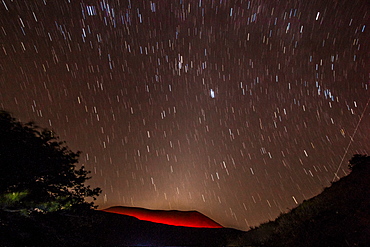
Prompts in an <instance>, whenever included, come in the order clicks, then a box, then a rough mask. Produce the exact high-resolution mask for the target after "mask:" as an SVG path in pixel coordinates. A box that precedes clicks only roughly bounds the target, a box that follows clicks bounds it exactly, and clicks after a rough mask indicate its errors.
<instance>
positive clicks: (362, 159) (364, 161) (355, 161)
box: [348, 154, 370, 171]
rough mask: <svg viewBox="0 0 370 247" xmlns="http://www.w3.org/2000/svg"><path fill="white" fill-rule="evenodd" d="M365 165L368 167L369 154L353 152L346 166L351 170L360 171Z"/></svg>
mask: <svg viewBox="0 0 370 247" xmlns="http://www.w3.org/2000/svg"><path fill="white" fill-rule="evenodd" d="M367 167H370V156H367V155H366V154H365V155H363V154H355V155H353V157H352V158H351V159H350V161H349V165H348V168H349V169H350V170H351V171H360V170H363V169H365V168H367Z"/></svg>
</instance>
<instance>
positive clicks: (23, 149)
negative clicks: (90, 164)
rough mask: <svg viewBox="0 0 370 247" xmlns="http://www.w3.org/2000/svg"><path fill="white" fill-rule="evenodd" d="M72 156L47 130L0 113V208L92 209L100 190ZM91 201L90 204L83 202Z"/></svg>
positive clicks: (74, 155)
mask: <svg viewBox="0 0 370 247" xmlns="http://www.w3.org/2000/svg"><path fill="white" fill-rule="evenodd" d="M79 155H80V152H76V153H75V152H72V151H71V150H69V149H68V147H67V146H66V145H65V142H63V141H59V138H58V137H57V136H55V135H54V133H53V132H52V131H50V130H48V129H44V128H40V127H38V126H36V125H35V124H34V123H32V122H29V123H25V124H24V123H21V122H19V121H17V120H16V119H15V118H13V117H12V116H11V115H10V114H9V113H8V112H6V111H2V110H0V169H1V170H0V206H1V208H2V209H3V210H16V211H21V210H23V212H33V211H42V212H48V211H57V210H62V209H77V208H93V207H95V206H94V202H93V201H94V200H96V197H97V196H98V195H99V194H100V193H101V190H100V188H94V189H92V188H90V186H86V185H85V184H84V183H85V181H86V180H88V179H90V177H88V174H89V173H90V172H89V171H86V170H85V168H84V166H82V167H80V168H77V167H76V165H75V164H76V163H77V162H78V157H79ZM89 197H90V198H92V199H90V202H88V201H86V200H85V198H89Z"/></svg>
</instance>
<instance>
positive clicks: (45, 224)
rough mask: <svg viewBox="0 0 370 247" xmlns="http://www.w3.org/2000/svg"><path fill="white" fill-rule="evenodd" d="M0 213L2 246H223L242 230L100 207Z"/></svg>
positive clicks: (0, 242) (0, 244)
mask: <svg viewBox="0 0 370 247" xmlns="http://www.w3.org/2000/svg"><path fill="white" fill-rule="evenodd" d="M0 212H1V211H0ZM0 216H1V218H0V239H1V241H0V246H222V245H226V244H227V241H228V239H232V238H234V239H235V238H236V237H237V236H238V235H239V234H241V233H243V232H241V231H238V230H235V229H228V228H192V227H180V226H169V225H164V224H158V223H152V222H147V221H142V220H138V219H136V218H134V217H131V216H125V215H119V214H113V213H107V212H102V211H99V210H96V211H94V210H92V211H89V212H85V213H79V214H72V213H69V214H61V213H50V214H47V215H37V216H32V217H27V218H25V217H23V216H20V215H17V214H11V213H5V212H1V215H0Z"/></svg>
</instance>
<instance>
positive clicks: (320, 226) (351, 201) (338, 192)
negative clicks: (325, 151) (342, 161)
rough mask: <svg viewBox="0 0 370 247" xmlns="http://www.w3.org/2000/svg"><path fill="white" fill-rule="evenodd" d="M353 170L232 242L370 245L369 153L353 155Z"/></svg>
mask: <svg viewBox="0 0 370 247" xmlns="http://www.w3.org/2000/svg"><path fill="white" fill-rule="evenodd" d="M349 168H350V170H352V171H351V173H350V174H349V175H348V176H346V177H343V178H341V179H340V180H339V181H337V182H334V183H332V185H331V186H330V187H329V188H325V189H324V191H323V192H322V193H321V194H319V195H318V196H315V197H313V198H311V199H309V200H307V201H304V202H303V203H301V204H300V205H299V206H298V207H296V208H294V209H292V210H291V211H290V212H288V213H285V214H281V215H280V216H279V217H278V218H277V219H276V220H274V221H270V222H268V223H264V224H261V225H260V226H259V227H257V228H255V229H252V230H250V231H248V232H247V233H246V234H244V235H243V237H242V238H241V239H239V240H237V241H234V242H233V243H234V244H235V245H238V246H284V247H285V246H305V247H306V246H307V247H311V246H338V247H339V246H343V247H344V246H370V156H366V155H354V156H353V158H352V159H351V160H350V165H349Z"/></svg>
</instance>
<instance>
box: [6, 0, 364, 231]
mask: <svg viewBox="0 0 370 247" xmlns="http://www.w3.org/2000/svg"><path fill="white" fill-rule="evenodd" d="M369 20H370V5H369V3H368V1H366V0H352V1H348V0H343V1H335V0H327V1H324V0H316V1H303V0H287V1H279V0H273V1H272V0H250V1H248V0H151V1H149V0H58V1H56V0H55V1H54V0H30V1H29V0H27V1H22V0H1V1H0V108H2V109H5V110H7V111H10V112H11V113H12V114H13V116H14V117H16V118H18V119H20V120H21V121H24V122H28V121H30V120H33V121H35V122H36V123H37V124H38V125H40V126H42V127H47V128H49V129H52V130H54V131H55V132H56V133H57V134H58V135H59V136H60V138H61V139H62V140H65V141H66V142H67V144H68V146H69V148H71V149H72V150H73V151H77V150H81V151H82V154H81V157H80V163H81V164H84V165H86V167H87V169H88V170H91V171H92V173H91V176H92V179H91V180H90V181H89V182H90V184H91V185H92V186H95V187H101V188H102V189H103V193H102V194H101V195H100V197H99V199H98V201H97V204H98V205H99V207H100V208H107V207H109V206H114V205H122V206H135V207H144V208H149V209H164V210H166V209H175V210H197V211H199V212H201V213H203V214H205V215H207V216H208V217H210V218H212V219H214V220H215V221H217V222H219V223H220V224H222V225H223V226H227V227H234V228H237V229H241V230H247V229H249V228H250V227H252V226H257V225H259V224H260V223H262V222H266V221H268V220H273V219H274V218H276V217H277V216H278V215H279V214H280V213H281V212H286V211H287V210H288V209H291V208H293V207H295V206H296V205H297V204H299V203H301V202H302V201H303V200H305V199H309V198H311V197H313V196H315V195H317V194H319V193H320V192H321V191H322V190H323V188H324V187H327V186H330V182H331V181H333V178H334V180H335V179H338V178H340V177H343V176H345V175H346V174H348V172H349V170H348V169H347V163H346V162H347V161H348V160H349V159H350V158H351V156H352V155H353V154H354V153H361V154H366V153H367V154H369V150H370V115H369V112H370V106H369V107H368V104H369V98H370V97H369V90H370V89H369V87H370V70H369V69H370V66H369V54H370V53H369V51H370V49H369V47H370V32H369V28H370V27H369V25H370V21H369Z"/></svg>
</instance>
